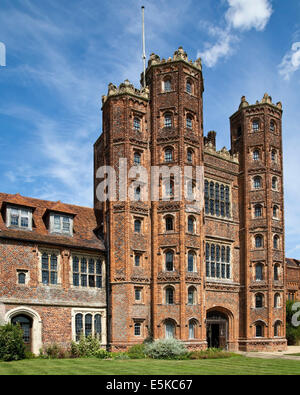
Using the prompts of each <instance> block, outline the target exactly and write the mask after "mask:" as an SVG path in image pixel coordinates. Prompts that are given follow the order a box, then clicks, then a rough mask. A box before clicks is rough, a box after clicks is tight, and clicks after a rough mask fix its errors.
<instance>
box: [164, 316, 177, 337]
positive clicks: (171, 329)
mask: <svg viewBox="0 0 300 395" xmlns="http://www.w3.org/2000/svg"><path fill="white" fill-rule="evenodd" d="M165 331H166V339H172V338H174V337H175V325H174V323H173V322H172V321H170V320H168V321H166V323H165Z"/></svg>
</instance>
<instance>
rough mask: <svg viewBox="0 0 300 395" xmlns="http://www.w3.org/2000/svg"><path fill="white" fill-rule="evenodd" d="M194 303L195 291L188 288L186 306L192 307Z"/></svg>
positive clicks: (192, 288)
mask: <svg viewBox="0 0 300 395" xmlns="http://www.w3.org/2000/svg"><path fill="white" fill-rule="evenodd" d="M195 303H196V289H195V288H194V287H190V288H189V289H188V304H190V305H193V304H195Z"/></svg>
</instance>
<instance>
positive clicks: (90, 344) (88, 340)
mask: <svg viewBox="0 0 300 395" xmlns="http://www.w3.org/2000/svg"><path fill="white" fill-rule="evenodd" d="M100 348H101V343H100V341H99V340H98V339H97V338H96V337H93V336H91V335H90V336H87V337H85V336H81V338H80V340H79V342H78V343H75V342H72V343H71V356H72V357H73V358H79V357H95V356H97V353H98V352H99V350H100Z"/></svg>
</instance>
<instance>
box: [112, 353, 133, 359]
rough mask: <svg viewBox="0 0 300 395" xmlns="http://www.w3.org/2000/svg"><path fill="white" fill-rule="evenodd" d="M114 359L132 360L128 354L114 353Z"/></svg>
mask: <svg viewBox="0 0 300 395" xmlns="http://www.w3.org/2000/svg"><path fill="white" fill-rule="evenodd" d="M111 356H112V358H113V359H130V357H129V355H128V354H127V353H126V352H114V353H112V354H111Z"/></svg>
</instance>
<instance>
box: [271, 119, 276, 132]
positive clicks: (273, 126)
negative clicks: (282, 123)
mask: <svg viewBox="0 0 300 395" xmlns="http://www.w3.org/2000/svg"><path fill="white" fill-rule="evenodd" d="M270 132H272V133H273V132H275V122H274V121H271V122H270Z"/></svg>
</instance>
